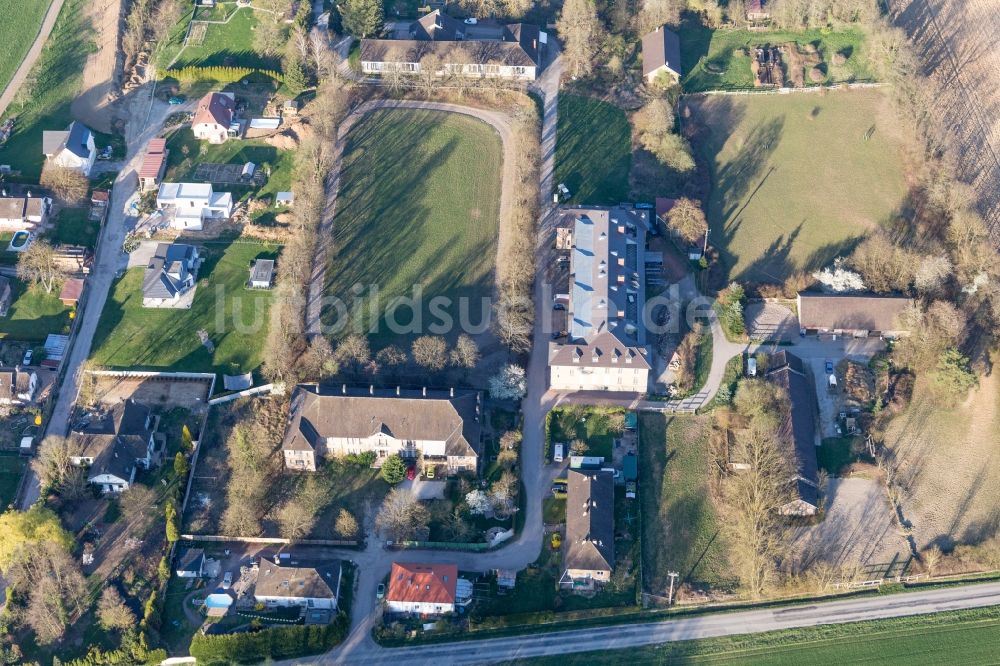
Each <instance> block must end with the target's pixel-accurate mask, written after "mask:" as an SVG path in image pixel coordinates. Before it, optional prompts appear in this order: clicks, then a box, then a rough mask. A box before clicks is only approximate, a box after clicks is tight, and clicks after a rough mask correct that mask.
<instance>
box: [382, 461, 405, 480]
mask: <svg viewBox="0 0 1000 666" xmlns="http://www.w3.org/2000/svg"><path fill="white" fill-rule="evenodd" d="M381 474H382V479H383V480H384V481H385V482H386V483H388V484H390V485H393V486H394V485H396V484H397V483H399V482H400V481H402V480H403V479H404V478H406V462H405V461H404V460H403V459H402V458H400V457H399V456H398V455H396V456H389V457H388V458H386V459H385V461H383V462H382V472H381Z"/></svg>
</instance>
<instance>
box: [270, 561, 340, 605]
mask: <svg viewBox="0 0 1000 666" xmlns="http://www.w3.org/2000/svg"><path fill="white" fill-rule="evenodd" d="M259 566H260V570H259V571H258V572H257V586H256V588H255V589H254V595H255V596H258V597H293V598H296V599H303V598H314V599H336V598H337V594H338V587H339V585H340V566H341V563H340V560H334V561H333V562H327V563H324V564H321V565H319V566H315V567H283V566H278V565H277V564H275V563H274V562H273V561H271V560H268V559H266V558H261V560H260V565H259Z"/></svg>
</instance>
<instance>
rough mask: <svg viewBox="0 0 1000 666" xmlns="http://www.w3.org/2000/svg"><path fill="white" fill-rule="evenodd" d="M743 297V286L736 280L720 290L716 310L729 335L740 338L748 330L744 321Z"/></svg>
mask: <svg viewBox="0 0 1000 666" xmlns="http://www.w3.org/2000/svg"><path fill="white" fill-rule="evenodd" d="M743 297H744V292H743V287H742V286H740V285H739V284H738V283H736V282H733V283H731V284H730V285H729V286H728V287H726V288H725V289H723V290H722V291H720V292H719V298H718V303H717V305H716V310H717V312H718V313H719V323H720V324H721V325H722V330H724V331H725V332H726V336H727V337H734V338H739V337H742V336H743V335H744V334H746V332H747V327H746V323H745V322H744V321H743Z"/></svg>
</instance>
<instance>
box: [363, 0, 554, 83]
mask: <svg viewBox="0 0 1000 666" xmlns="http://www.w3.org/2000/svg"><path fill="white" fill-rule="evenodd" d="M408 37H409V39H362V40H361V71H362V72H364V73H366V74H384V73H385V72H386V71H392V70H395V71H398V72H401V73H403V74H419V73H420V71H421V67H422V65H423V64H426V63H427V60H425V58H427V57H428V56H430V57H432V58H433V59H434V61H435V67H437V72H436V74H438V75H443V74H445V73H446V72H447V73H452V74H457V75H461V76H473V77H497V78H503V79H515V80H521V81H534V80H535V78H536V77H537V75H538V71H539V70H540V69H541V64H542V52H543V48H544V45H545V43H546V41H547V35H546V34H545V33H544V32H542V31H541V30H540V29H539V28H538V26H536V25H529V24H527V23H513V24H510V25H501V24H499V23H493V22H487V21H483V22H479V23H476V24H474V25H469V24H466V23H464V22H462V21H459V20H458V19H455V18H452V17H451V16H448V15H447V14H445V13H443V12H441V10H435V11H432V12H431V13H429V14H427V15H426V16H424V17H423V18H421V19H419V20H417V21H414V22H413V23H412V24H411V26H410V29H409V34H408Z"/></svg>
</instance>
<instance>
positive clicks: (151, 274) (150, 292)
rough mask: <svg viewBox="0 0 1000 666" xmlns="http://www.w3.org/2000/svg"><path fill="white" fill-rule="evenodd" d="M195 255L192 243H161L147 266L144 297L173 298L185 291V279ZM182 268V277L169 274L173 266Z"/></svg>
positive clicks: (143, 286) (144, 279)
mask: <svg viewBox="0 0 1000 666" xmlns="http://www.w3.org/2000/svg"><path fill="white" fill-rule="evenodd" d="M194 257H195V249H194V246H192V245H183V244H180V243H160V244H159V245H157V246H156V250H155V251H154V252H153V256H152V257H151V258H150V260H149V264H148V265H147V266H146V271H145V273H144V275H143V280H142V295H143V297H144V298H173V297H174V296H176V295H177V294H178V293H180V292H181V291H183V284H184V280H185V278H186V277H187V275H188V274H189V272H190V268H191V263H192V262H193V260H194ZM175 266H176V267H177V268H179V269H180V279H177V278H175V277H173V276H171V275H169V271H170V269H171V268H172V267H175Z"/></svg>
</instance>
